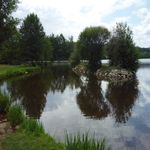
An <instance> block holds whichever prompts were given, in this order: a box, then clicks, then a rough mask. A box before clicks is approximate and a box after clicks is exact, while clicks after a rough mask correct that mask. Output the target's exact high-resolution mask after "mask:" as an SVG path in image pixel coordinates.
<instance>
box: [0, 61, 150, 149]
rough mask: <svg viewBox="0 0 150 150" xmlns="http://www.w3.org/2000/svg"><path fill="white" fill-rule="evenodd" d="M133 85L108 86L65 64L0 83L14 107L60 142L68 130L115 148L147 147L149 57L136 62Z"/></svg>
mask: <svg viewBox="0 0 150 150" xmlns="http://www.w3.org/2000/svg"><path fill="white" fill-rule="evenodd" d="M140 62H141V65H140V67H139V69H138V71H137V73H136V79H135V80H134V81H130V82H126V83H124V84H117V85H116V84H112V83H109V82H106V81H98V80H97V79H96V78H95V76H94V75H90V76H88V77H84V76H82V77H78V76H77V75H76V74H74V72H72V71H71V68H70V67H69V66H67V65H55V66H53V67H51V68H49V69H47V70H42V71H41V72H40V73H36V74H33V75H30V76H24V77H16V78H12V79H9V80H5V81H1V82H0V89H1V91H4V92H6V93H8V94H9V95H10V96H11V97H12V100H13V101H14V103H19V104H21V105H22V106H23V109H24V110H25V111H26V114H27V115H28V116H30V117H34V118H37V119H39V120H40V121H41V122H42V123H43V126H44V128H45V131H46V132H47V133H49V134H50V135H52V136H54V137H55V138H56V139H58V140H64V136H65V134H66V132H68V133H72V134H76V133H78V132H80V133H86V132H88V133H89V135H91V136H94V138H96V139H102V138H105V139H106V140H107V143H108V144H109V145H111V146H112V148H113V149H114V150H126V149H127V148H128V149H133V148H135V149H136V150H149V149H150V146H149V145H150V144H149V143H150V115H149V114H150V59H146V60H140Z"/></svg>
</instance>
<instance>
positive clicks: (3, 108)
mask: <svg viewBox="0 0 150 150" xmlns="http://www.w3.org/2000/svg"><path fill="white" fill-rule="evenodd" d="M9 106H10V98H9V96H8V95H6V94H3V93H1V92H0V113H2V114H3V113H6V112H7V111H8V109H9Z"/></svg>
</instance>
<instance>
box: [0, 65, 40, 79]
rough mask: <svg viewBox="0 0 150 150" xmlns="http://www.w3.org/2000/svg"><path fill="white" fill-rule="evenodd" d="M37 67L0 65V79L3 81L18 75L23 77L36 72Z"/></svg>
mask: <svg viewBox="0 0 150 150" xmlns="http://www.w3.org/2000/svg"><path fill="white" fill-rule="evenodd" d="M38 69H39V68H38V67H32V66H25V65H18V66H13V65H0V79H5V78H9V77H13V76H18V75H25V74H28V73H31V72H34V71H37V70H38Z"/></svg>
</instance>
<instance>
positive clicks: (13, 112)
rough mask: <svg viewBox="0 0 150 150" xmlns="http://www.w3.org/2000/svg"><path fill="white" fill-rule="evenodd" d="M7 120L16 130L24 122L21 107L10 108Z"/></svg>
mask: <svg viewBox="0 0 150 150" xmlns="http://www.w3.org/2000/svg"><path fill="white" fill-rule="evenodd" d="M7 118H8V121H9V122H10V124H11V126H12V127H13V128H15V127H16V126H17V125H20V124H21V123H22V122H23V120H24V118H25V116H24V113H23V111H22V109H21V107H20V106H19V105H13V106H11V107H10V108H9V111H8V114H7Z"/></svg>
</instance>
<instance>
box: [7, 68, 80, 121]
mask: <svg viewBox="0 0 150 150" xmlns="http://www.w3.org/2000/svg"><path fill="white" fill-rule="evenodd" d="M68 85H69V87H70V88H71V89H73V88H78V87H79V86H80V79H79V77H78V76H76V75H75V74H73V73H72V72H71V70H69V69H68V67H67V66H66V67H62V66H55V67H53V68H49V69H47V70H43V71H41V72H40V73H38V74H34V75H32V76H29V77H24V78H18V79H15V80H12V81H11V82H7V90H8V92H9V93H10V95H11V97H12V99H13V100H19V101H20V102H21V104H22V106H23V107H24V109H25V110H26V113H27V115H28V116H30V117H34V118H37V119H39V118H40V116H41V113H42V112H43V109H44V108H45V104H46V98H47V94H48V92H50V91H51V92H52V93H53V94H54V93H55V92H61V93H63V92H64V90H65V89H66V87H67V86H68Z"/></svg>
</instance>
